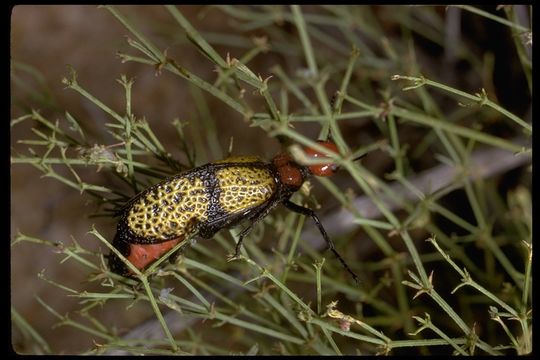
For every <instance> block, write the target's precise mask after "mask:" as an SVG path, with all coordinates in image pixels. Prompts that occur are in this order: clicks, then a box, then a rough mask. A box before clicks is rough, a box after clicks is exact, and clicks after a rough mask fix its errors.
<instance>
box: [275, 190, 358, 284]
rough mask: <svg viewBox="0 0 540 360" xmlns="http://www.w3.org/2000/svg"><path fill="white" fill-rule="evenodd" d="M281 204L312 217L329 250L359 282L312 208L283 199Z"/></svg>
mask: <svg viewBox="0 0 540 360" xmlns="http://www.w3.org/2000/svg"><path fill="white" fill-rule="evenodd" d="M283 205H285V206H286V207H287V208H288V209H290V210H292V211H294V212H296V213H299V214H302V215H306V216H310V217H311V218H312V219H313V221H315V225H317V227H318V228H319V231H320V232H321V235H322V237H323V238H324V240H325V241H326V244H327V245H328V248H329V249H330V251H332V252H333V253H334V255H335V256H336V257H337V258H338V260H339V262H341V264H342V265H343V267H344V268H345V270H347V271H348V272H349V274H351V276H352V277H353V279H354V281H355V282H356V283H359V280H358V276H356V274H355V273H354V272H353V271H352V270H351V268H350V267H349V265H347V263H346V262H345V260H344V259H343V258H342V257H341V255H340V254H339V253H338V252H337V250H336V246H335V245H334V242H333V241H332V240H331V239H330V237H329V236H328V234H327V233H326V230H324V227H323V226H322V223H321V220H319V217H318V216H317V214H315V211H313V210H311V209H309V208H305V207H303V206H300V205H297V204H295V203H293V202H291V201H290V200H285V201H284V202H283Z"/></svg>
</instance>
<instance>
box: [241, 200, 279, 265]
mask: <svg viewBox="0 0 540 360" xmlns="http://www.w3.org/2000/svg"><path fill="white" fill-rule="evenodd" d="M277 204H279V202H277V201H270V202H269V204H268V205H267V206H265V207H263V208H262V209H260V210H259V211H257V212H256V213H254V214H253V215H251V216H250V217H249V219H250V220H251V222H250V223H249V225H248V226H247V227H246V228H245V229H244V230H242V231H241V232H240V234H238V242H237V243H236V248H235V251H234V255H233V257H232V258H233V259H235V258H237V257H238V256H239V255H240V247H241V246H242V241H243V240H244V237H245V236H246V235H247V234H249V233H250V232H251V230H253V227H254V226H255V224H256V223H258V222H259V221H261V220H262V219H264V218H265V217H266V215H268V213H269V212H270V211H271V210H272V209H273V208H275V207H276V206H277Z"/></svg>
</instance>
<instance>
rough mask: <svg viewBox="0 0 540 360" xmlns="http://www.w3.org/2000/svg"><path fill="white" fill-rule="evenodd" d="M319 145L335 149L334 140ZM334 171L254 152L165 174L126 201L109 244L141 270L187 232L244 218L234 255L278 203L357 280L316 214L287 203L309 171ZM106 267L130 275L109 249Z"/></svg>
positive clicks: (205, 234) (313, 153) (207, 234)
mask: <svg viewBox="0 0 540 360" xmlns="http://www.w3.org/2000/svg"><path fill="white" fill-rule="evenodd" d="M318 143H319V144H320V145H321V146H323V147H325V148H326V149H328V150H329V151H331V152H334V153H338V149H337V146H336V144H335V143H334V142H332V141H330V140H319V141H318ZM304 151H305V153H306V154H307V155H308V156H310V157H314V158H322V159H324V158H328V156H327V155H325V154H324V153H322V152H319V151H317V150H315V149H312V148H310V147H304ZM329 160H330V159H329ZM337 169H338V166H337V165H336V164H334V163H332V162H328V163H323V164H316V165H308V166H304V165H301V164H298V163H297V162H295V161H294V160H293V158H292V157H291V156H290V155H289V154H288V153H286V152H282V153H279V154H277V155H276V156H275V157H274V158H273V159H272V161H271V162H265V161H263V160H262V159H260V158H258V157H254V156H243V157H229V158H226V159H224V160H220V161H215V162H211V163H208V164H205V165H202V166H199V167H196V168H193V169H191V170H188V171H185V172H182V173H179V174H177V175H175V176H172V177H169V178H167V179H165V180H163V181H161V182H159V183H157V184H155V185H153V186H151V187H149V188H147V189H146V190H144V191H142V192H141V193H139V194H138V195H136V196H135V197H133V198H132V199H131V200H129V201H128V202H127V203H126V204H125V205H124V206H123V207H122V209H121V210H120V214H119V215H120V220H119V221H118V224H117V230H116V235H115V237H114V239H113V243H112V244H113V246H114V247H116V248H117V249H118V250H119V251H120V252H121V253H122V255H124V256H125V257H126V258H127V260H129V261H130V262H131V263H132V264H133V265H134V266H135V267H136V268H137V269H139V270H142V269H144V268H146V267H147V266H148V265H150V264H151V263H153V262H154V261H155V260H157V259H159V258H160V257H161V256H163V255H164V254H165V253H166V252H168V251H169V250H170V249H172V248H173V247H174V246H176V245H177V244H178V243H179V242H180V241H182V240H183V239H185V238H186V237H187V236H188V235H189V234H191V233H194V232H197V233H198V235H199V236H200V237H202V238H205V239H209V238H211V237H212V236H214V234H215V233H216V232H218V231H219V230H221V229H224V228H229V227H233V226H235V225H238V224H239V223H240V222H241V221H244V220H247V221H249V225H248V226H247V227H246V228H245V229H243V230H242V231H241V232H240V234H239V236H238V242H237V244H236V249H235V254H234V256H233V258H234V257H237V256H238V255H239V252H240V247H241V245H242V240H243V239H244V237H245V236H246V235H247V234H248V233H249V232H250V231H251V230H252V229H253V227H254V225H255V224H256V223H257V222H258V221H260V220H261V219H263V218H264V217H265V216H266V215H268V213H269V212H270V211H271V210H272V209H274V208H275V207H276V206H277V205H279V204H282V205H284V206H285V207H286V208H288V209H289V210H291V211H294V212H296V213H299V214H302V215H305V216H309V217H311V218H312V219H313V221H314V222H315V224H316V226H317V227H318V229H319V231H320V233H321V235H322V237H323V238H324V240H325V241H326V243H327V245H328V248H329V249H330V250H331V251H332V252H333V253H334V255H335V256H336V257H337V258H338V259H339V261H340V262H341V264H342V265H343V266H344V267H345V269H346V270H347V271H348V272H349V273H350V274H351V275H352V277H353V279H354V280H355V281H357V282H358V277H357V276H356V274H355V273H354V272H353V271H352V270H351V269H350V268H349V266H348V265H347V263H346V262H345V260H343V258H342V257H341V255H340V254H339V253H338V252H337V250H336V248H335V246H334V243H333V242H332V240H331V239H330V238H329V236H328V234H327V233H326V231H325V229H324V227H323V225H322V223H321V221H320V220H319V218H318V216H317V215H316V213H315V212H314V211H313V210H312V209H309V208H306V207H303V206H300V205H298V204H295V203H293V202H291V201H290V198H291V196H292V195H293V194H294V193H295V192H296V191H298V190H299V189H300V187H301V186H302V184H303V183H304V181H305V180H306V179H307V178H308V177H309V176H310V175H315V176H331V175H333V174H334V173H335V172H336V171H337ZM109 268H110V269H111V270H112V271H114V272H116V273H118V274H121V275H124V276H131V275H133V274H132V273H131V271H130V270H129V269H128V267H127V266H126V265H125V264H124V262H122V261H121V260H120V258H119V257H118V256H116V255H115V254H114V253H113V252H111V254H110V255H109Z"/></svg>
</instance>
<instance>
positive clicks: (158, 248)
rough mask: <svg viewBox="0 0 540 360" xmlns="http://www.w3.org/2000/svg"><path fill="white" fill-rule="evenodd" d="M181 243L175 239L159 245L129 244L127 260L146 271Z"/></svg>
mask: <svg viewBox="0 0 540 360" xmlns="http://www.w3.org/2000/svg"><path fill="white" fill-rule="evenodd" d="M179 241H180V239H173V240H169V241H164V242H161V243H157V244H129V256H128V257H127V259H128V260H129V261H130V262H131V263H132V264H133V265H135V267H136V268H137V269H144V268H145V267H147V266H148V265H150V264H151V263H153V262H154V261H156V260H157V259H159V258H160V257H162V256H163V255H164V254H165V253H166V252H167V251H169V250H171V249H172V248H173V247H175V246H176V245H177V244H178V242H179Z"/></svg>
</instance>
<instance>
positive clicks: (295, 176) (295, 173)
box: [272, 153, 308, 191]
mask: <svg viewBox="0 0 540 360" xmlns="http://www.w3.org/2000/svg"><path fill="white" fill-rule="evenodd" d="M272 164H273V165H274V167H275V169H276V171H277V175H278V177H279V180H280V182H281V183H282V184H283V185H285V186H287V188H289V189H290V190H291V191H296V190H298V189H300V187H301V186H302V184H303V183H304V181H305V180H306V177H307V176H308V171H307V169H306V168H305V167H304V166H301V165H299V164H298V163H296V162H295V161H294V160H293V159H292V157H291V156H290V155H289V154H287V153H279V154H278V155H276V156H275V157H274V158H273V159H272Z"/></svg>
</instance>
